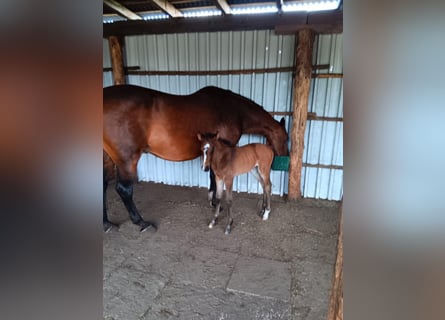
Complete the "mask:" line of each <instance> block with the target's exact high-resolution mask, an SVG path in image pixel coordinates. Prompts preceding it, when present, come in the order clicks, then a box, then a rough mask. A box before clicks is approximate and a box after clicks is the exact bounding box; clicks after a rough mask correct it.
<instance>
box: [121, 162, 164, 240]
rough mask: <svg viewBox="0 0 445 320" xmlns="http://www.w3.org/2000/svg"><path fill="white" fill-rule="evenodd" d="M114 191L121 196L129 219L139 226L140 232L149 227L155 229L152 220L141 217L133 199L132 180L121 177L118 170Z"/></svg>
mask: <svg viewBox="0 0 445 320" xmlns="http://www.w3.org/2000/svg"><path fill="white" fill-rule="evenodd" d="M116 191H117V193H118V194H119V196H120V197H121V199H122V202H123V203H124V205H125V208H127V211H128V213H129V215H130V219H131V221H132V222H133V223H134V224H137V225H139V226H140V227H141V228H140V232H144V231H145V230H147V229H148V228H149V227H153V228H155V229H157V227H156V224H155V223H154V222H150V221H145V220H144V219H142V217H141V215H140V214H139V212H138V209H137V208H136V205H135V204H134V201H133V180H130V179H128V180H124V179H122V178H121V177H120V174H119V170H118V174H117V182H116Z"/></svg>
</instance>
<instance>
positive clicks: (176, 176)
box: [104, 30, 343, 200]
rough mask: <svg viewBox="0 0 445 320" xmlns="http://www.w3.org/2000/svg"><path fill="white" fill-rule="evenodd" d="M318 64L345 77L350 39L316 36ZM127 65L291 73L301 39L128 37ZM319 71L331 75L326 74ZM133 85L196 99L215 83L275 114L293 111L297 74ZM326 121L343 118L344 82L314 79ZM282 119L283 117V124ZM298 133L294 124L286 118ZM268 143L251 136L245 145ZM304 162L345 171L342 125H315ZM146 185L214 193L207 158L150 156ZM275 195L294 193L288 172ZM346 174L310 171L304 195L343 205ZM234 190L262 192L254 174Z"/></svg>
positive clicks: (145, 79)
mask: <svg viewBox="0 0 445 320" xmlns="http://www.w3.org/2000/svg"><path fill="white" fill-rule="evenodd" d="M314 47H315V48H314V64H329V65H330V66H331V68H330V70H329V72H330V73H341V72H342V70H343V67H342V35H322V36H317V37H316V43H315V45H314ZM124 48H125V59H126V65H127V66H139V67H140V70H149V71H207V70H238V69H257V68H276V67H290V66H293V65H294V50H295V37H294V36H291V35H288V36H282V35H275V34H274V31H271V30H264V31H236V32H214V33H185V34H166V35H143V36H128V37H126V38H125V47H124ZM110 65H111V64H110V58H109V49H108V45H107V41H106V40H104V67H109V66H110ZM318 72H322V73H325V72H326V70H321V71H318ZM127 81H128V83H129V84H135V85H140V86H144V87H148V88H152V89H155V90H160V91H164V92H169V93H173V94H190V93H193V92H195V91H197V90H199V89H201V88H202V87H204V86H209V85H214V86H218V87H221V88H225V89H229V90H232V91H233V92H236V93H239V94H241V95H243V96H245V97H247V98H249V99H252V100H253V101H255V102H256V103H258V104H259V105H261V106H263V107H264V108H265V109H266V110H267V111H281V112H288V111H291V109H292V85H293V84H292V73H291V72H282V73H260V74H246V75H213V76H210V75H206V76H174V75H171V76H159V75H157V76H138V75H130V76H127ZM108 85H112V77H111V72H105V73H104V86H108ZM308 110H309V112H316V113H317V115H318V116H326V117H342V116H343V81H342V79H338V78H337V79H336V78H330V79H318V78H317V79H313V81H312V84H311V95H310V101H309V106H308ZM280 118H281V116H276V117H275V119H277V120H279V119H280ZM285 119H286V128H287V130H288V132H290V129H291V128H290V124H291V118H290V117H289V116H285ZM252 142H262V143H264V142H265V140H264V138H263V137H260V136H253V135H243V136H242V137H241V139H240V142H239V145H244V144H247V143H252ZM303 161H304V162H307V163H311V164H319V163H320V164H324V165H331V164H334V165H339V166H342V165H343V125H342V122H330V121H309V122H308V123H307V128H306V137H305V151H304V159H303ZM138 175H139V179H140V180H142V181H154V182H160V183H166V184H173V185H183V186H199V187H208V184H209V179H208V173H205V172H203V171H202V170H201V168H200V159H195V160H192V161H184V162H171V161H165V160H162V159H159V158H157V157H155V156H153V155H150V154H144V155H143V156H142V158H141V160H140V161H139V163H138ZM271 178H272V184H273V187H272V193H273V194H278V195H283V194H287V191H288V172H283V171H272V177H271ZM342 178H343V171H342V170H334V169H319V168H305V167H303V172H302V181H301V187H302V193H303V196H304V197H310V198H322V199H329V200H339V199H341V196H342V192H343V191H342V190H343V182H342ZM234 190H235V191H240V192H253V193H260V192H262V190H261V186H260V185H259V184H258V183H257V182H256V180H255V178H254V177H253V176H251V175H250V174H249V175H243V176H240V177H237V178H236V180H235V182H234Z"/></svg>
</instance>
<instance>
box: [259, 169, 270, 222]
mask: <svg viewBox="0 0 445 320" xmlns="http://www.w3.org/2000/svg"><path fill="white" fill-rule="evenodd" d="M257 173H258V176H257V179H258V181H259V182H260V183H261V187H262V188H263V204H262V208H261V211H260V216H261V217H262V218H263V220H267V219H269V214H270V194H271V192H272V184H271V182H270V170H267V168H262V170H260V169H259V168H258V167H257Z"/></svg>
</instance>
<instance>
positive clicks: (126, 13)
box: [104, 0, 142, 20]
mask: <svg viewBox="0 0 445 320" xmlns="http://www.w3.org/2000/svg"><path fill="white" fill-rule="evenodd" d="M104 3H105V4H106V5H107V6H109V7H110V8H112V9H113V10H115V11H117V12H118V13H119V14H120V15H121V16H123V17H125V18H127V19H129V20H142V17H141V16H140V15H138V14H136V13H134V12H133V11H131V10H129V9H128V8H127V7H124V6H123V5H121V4H120V3H119V2H117V1H115V0H104Z"/></svg>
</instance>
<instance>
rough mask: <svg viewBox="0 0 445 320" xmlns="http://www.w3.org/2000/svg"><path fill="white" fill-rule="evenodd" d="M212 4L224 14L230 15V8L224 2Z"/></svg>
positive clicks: (218, 1) (217, 1)
mask: <svg viewBox="0 0 445 320" xmlns="http://www.w3.org/2000/svg"><path fill="white" fill-rule="evenodd" d="M214 2H215V4H216V6H217V7H218V8H219V9H221V11H222V12H223V13H224V14H232V8H230V5H229V4H228V3H227V1H226V0H214Z"/></svg>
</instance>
